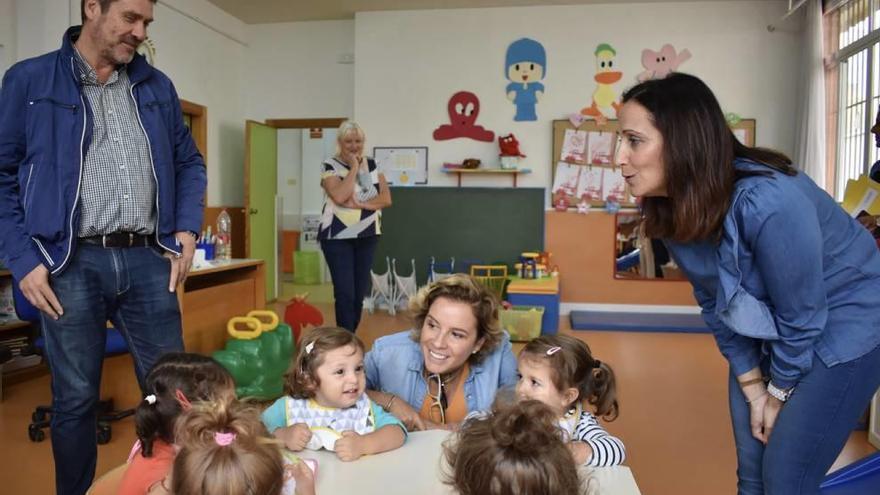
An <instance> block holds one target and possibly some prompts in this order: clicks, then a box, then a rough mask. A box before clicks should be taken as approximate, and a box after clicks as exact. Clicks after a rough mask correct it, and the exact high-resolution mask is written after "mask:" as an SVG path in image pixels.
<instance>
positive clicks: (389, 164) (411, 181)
mask: <svg viewBox="0 0 880 495" xmlns="http://www.w3.org/2000/svg"><path fill="white" fill-rule="evenodd" d="M373 159H374V160H376V165H377V166H378V167H379V171H380V172H382V173H383V174H384V175H385V180H386V181H388V184H389V185H395V186H411V185H424V184H427V183H428V147H427V146H375V147H374V148H373Z"/></svg>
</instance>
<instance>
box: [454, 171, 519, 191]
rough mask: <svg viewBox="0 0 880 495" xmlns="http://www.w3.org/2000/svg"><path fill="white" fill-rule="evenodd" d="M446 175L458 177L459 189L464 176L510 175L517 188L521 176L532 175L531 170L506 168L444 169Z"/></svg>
mask: <svg viewBox="0 0 880 495" xmlns="http://www.w3.org/2000/svg"><path fill="white" fill-rule="evenodd" d="M443 172H444V173H447V174H455V175H457V176H458V187H461V176H462V175H510V176H513V187H516V179H517V177H519V176H520V175H521V174H529V173H531V172H532V171H531V169H528V168H520V169H506V168H444V169H443Z"/></svg>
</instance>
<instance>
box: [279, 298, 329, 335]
mask: <svg viewBox="0 0 880 495" xmlns="http://www.w3.org/2000/svg"><path fill="white" fill-rule="evenodd" d="M308 297H309V294H308V293H306V294H303V295H299V296H293V299H291V300H290V302H289V303H288V304H287V308H286V309H285V310H284V323H287V324H288V325H290V328H291V329H292V330H293V340H294V342H299V338H300V334H301V333H302V329H303V327H305V326H306V325H314V326H316V327H317V326H321V325H323V324H324V316H323V315H322V314H321V312H320V311H319V310H318V308H316V307H314V306H312V305H311V304H308V303H307V302H306V299H307V298H308Z"/></svg>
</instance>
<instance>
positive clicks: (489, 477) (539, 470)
mask: <svg viewBox="0 0 880 495" xmlns="http://www.w3.org/2000/svg"><path fill="white" fill-rule="evenodd" d="M557 418H558V416H557V414H556V412H554V411H553V410H551V409H550V408H549V407H547V406H546V405H545V404H543V403H542V402H540V401H537V400H526V401H522V402H514V403H511V404H506V405H502V406H499V408H498V409H496V410H495V411H494V412H493V414H489V415H484V416H482V417H477V418H474V419H471V420H468V421H465V422H464V423H463V424H462V427H461V430H459V432H458V434H457V435H456V436H454V437H452V440H450V441H447V443H446V444H444V446H443V453H444V458H445V460H446V464H447V466H448V467H447V468H446V475H445V478H446V480H445V482H446V484H448V485H450V486H452V487H453V488H454V489H455V490H456V491H457V492H458V493H460V494H461V495H504V494H508V493H516V494H518V495H554V494H559V493H565V494H577V493H580V492H581V485H580V482H579V480H578V473H577V466H575V463H574V460H573V459H572V456H571V453H570V452H569V450H568V448H566V446H565V443H564V442H563V440H562V438H560V436H559V434H558V433H557V431H556V428H557V426H556V424H557Z"/></svg>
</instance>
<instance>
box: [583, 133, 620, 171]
mask: <svg viewBox="0 0 880 495" xmlns="http://www.w3.org/2000/svg"><path fill="white" fill-rule="evenodd" d="M589 143H590V145H589V150H590V151H589V157H590V162H589V163H590V164H592V165H611V164H612V163H613V162H614V133H613V132H601V131H599V132H595V131H594V132H591V133H590V137H589Z"/></svg>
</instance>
